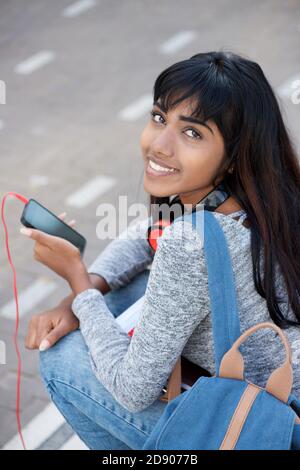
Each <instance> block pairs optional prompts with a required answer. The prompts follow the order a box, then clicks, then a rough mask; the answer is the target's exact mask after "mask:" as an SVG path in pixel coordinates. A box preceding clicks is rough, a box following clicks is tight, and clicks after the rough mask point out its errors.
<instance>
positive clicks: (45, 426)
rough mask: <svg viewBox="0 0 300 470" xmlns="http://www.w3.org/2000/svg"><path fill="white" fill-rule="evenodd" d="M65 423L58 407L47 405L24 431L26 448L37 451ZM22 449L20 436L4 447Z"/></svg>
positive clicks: (5, 448)
mask: <svg viewBox="0 0 300 470" xmlns="http://www.w3.org/2000/svg"><path fill="white" fill-rule="evenodd" d="M63 423H65V419H64V417H63V416H62V415H61V414H60V412H59V411H58V409H57V408H56V406H55V405H54V404H53V403H50V404H49V405H47V406H46V408H44V410H43V411H41V413H39V414H38V415H37V416H35V417H34V418H33V419H32V420H31V421H30V422H29V423H28V424H27V425H26V426H25V427H24V428H23V429H22V433H23V437H24V441H25V446H26V448H27V449H28V450H34V449H37V448H38V447H39V446H40V445H41V444H42V443H43V442H45V441H46V440H47V439H48V438H49V437H50V436H51V435H52V434H53V433H54V432H55V431H57V429H59V428H60V426H61V425H62V424H63ZM22 449H23V447H22V443H21V440H20V437H19V435H18V434H16V435H15V436H14V437H13V438H12V439H11V440H10V441H9V442H7V443H6V444H5V445H4V447H2V450H22Z"/></svg>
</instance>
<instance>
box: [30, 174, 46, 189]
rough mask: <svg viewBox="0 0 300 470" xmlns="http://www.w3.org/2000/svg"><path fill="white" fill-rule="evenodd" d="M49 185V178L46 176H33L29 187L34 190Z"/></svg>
mask: <svg viewBox="0 0 300 470" xmlns="http://www.w3.org/2000/svg"><path fill="white" fill-rule="evenodd" d="M48 184H49V177H48V176H44V175H32V176H31V177H30V179H29V185H30V186H31V187H34V188H39V187H40V186H47V185H48Z"/></svg>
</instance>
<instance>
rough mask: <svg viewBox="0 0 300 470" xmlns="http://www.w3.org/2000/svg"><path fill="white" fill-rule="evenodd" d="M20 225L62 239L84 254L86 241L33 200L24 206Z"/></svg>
mask: <svg viewBox="0 0 300 470" xmlns="http://www.w3.org/2000/svg"><path fill="white" fill-rule="evenodd" d="M21 223H22V224H23V225H25V226H26V227H30V228H35V229H37V230H41V231H42V232H45V233H48V234H49V235H55V236H57V237H61V238H64V239H65V240H68V241H69V242H70V243H73V245H75V246H76V247H77V248H78V249H79V250H80V253H81V254H83V252H84V249H85V245H86V239H85V238H84V237H83V236H82V235H80V233H78V232H77V231H76V230H74V229H73V228H72V227H70V226H69V225H68V224H66V223H65V222H63V221H62V220H61V219H60V218H59V217H57V216H56V215H55V214H53V213H52V212H50V211H49V210H48V209H46V207H44V206H42V205H41V204H40V203H39V202H37V201H36V200H35V199H29V201H28V203H27V204H26V205H25V207H24V210H23V213H22V216H21Z"/></svg>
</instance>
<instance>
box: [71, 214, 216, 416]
mask: <svg viewBox="0 0 300 470" xmlns="http://www.w3.org/2000/svg"><path fill="white" fill-rule="evenodd" d="M206 284H207V271H206V265H205V261H204V252H203V243H202V240H201V238H200V236H199V234H198V232H196V231H195V229H194V228H193V227H192V225H191V224H190V222H187V221H185V222H183V221H180V222H174V223H173V224H172V225H171V226H169V227H167V228H165V230H164V232H163V235H162V236H161V238H160V239H159V240H158V248H157V251H156V253H155V256H154V260H153V264H152V268H151V271H150V275H149V279H148V284H147V288H146V292H145V295H144V301H143V306H142V311H141V314H140V319H139V322H138V324H137V326H136V328H135V330H134V334H133V336H132V338H130V337H129V336H128V335H127V333H125V332H124V331H123V330H122V329H121V327H120V326H119V324H118V323H117V322H116V320H115V318H114V317H113V315H112V313H111V312H110V311H109V309H108V308H107V306H106V304H105V299H104V296H103V295H102V294H101V293H100V292H99V291H98V290H96V289H87V290H85V291H83V292H81V293H80V294H78V295H77V296H76V297H75V298H74V300H73V303H72V308H73V312H74V313H75V315H76V316H77V317H78V318H79V321H80V328H81V332H82V335H83V337H84V339H85V342H86V344H87V346H88V348H89V352H90V356H91V361H92V367H93V370H94V372H95V374H96V376H97V377H98V379H99V380H100V381H101V383H102V384H103V385H104V387H105V388H106V389H107V390H108V391H109V392H110V393H111V394H112V395H113V397H114V398H115V399H116V401H118V402H119V403H120V404H121V405H122V406H123V407H124V408H126V409H128V410H129V411H131V412H138V411H142V410H144V409H146V408H147V407H148V406H150V405H151V404H152V403H153V402H154V401H155V400H156V399H158V398H159V396H160V395H161V393H162V388H163V387H164V386H165V385H166V383H167V380H168V378H169V376H170V374H171V372H172V370H173V368H174V366H175V363H176V361H177V359H178V358H179V356H180V355H181V353H182V351H183V349H184V346H185V344H186V343H187V341H188V339H189V337H190V336H191V335H192V333H193V331H194V329H195V328H196V326H197V325H199V323H200V322H201V321H202V319H203V318H204V316H205V314H204V312H207V301H208V299H207V291H206V290H205V286H206Z"/></svg>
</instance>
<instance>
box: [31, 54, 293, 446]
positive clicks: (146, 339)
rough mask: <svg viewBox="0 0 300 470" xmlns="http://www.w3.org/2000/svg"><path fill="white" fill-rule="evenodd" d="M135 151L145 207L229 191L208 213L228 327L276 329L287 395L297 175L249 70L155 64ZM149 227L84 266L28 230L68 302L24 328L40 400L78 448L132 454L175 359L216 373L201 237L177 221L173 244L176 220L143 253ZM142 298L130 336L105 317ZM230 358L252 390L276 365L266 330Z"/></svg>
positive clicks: (274, 112)
mask: <svg viewBox="0 0 300 470" xmlns="http://www.w3.org/2000/svg"><path fill="white" fill-rule="evenodd" d="M140 143H141V148H142V155H143V162H144V188H145V190H146V192H148V193H149V194H150V195H151V202H152V203H158V204H162V203H166V202H167V203H169V204H171V203H172V202H173V199H172V197H173V196H174V195H177V199H179V200H180V203H181V205H182V206H183V208H185V207H186V206H190V205H192V207H194V206H195V205H196V204H197V203H198V202H199V201H201V200H203V198H204V197H205V196H206V195H207V194H208V193H209V192H210V191H211V190H212V189H213V188H215V187H216V186H217V185H218V184H219V183H220V182H222V181H225V182H226V184H227V186H228V188H230V193H231V196H230V197H229V198H228V199H226V200H225V201H224V202H223V203H222V204H220V205H219V206H218V207H217V209H216V210H215V211H213V214H214V217H216V219H217V220H218V222H219V223H220V224H221V227H222V229H223V231H224V234H225V237H226V241H227V243H228V248H229V251H230V255H231V259H232V267H233V271H234V276H235V283H236V292H237V297H238V308H239V315H240V324H241V332H243V331H244V330H245V329H247V328H249V327H250V326H252V325H254V324H256V323H259V322H263V321H273V322H274V323H276V324H277V325H279V326H280V327H282V328H285V329H286V334H287V336H288V339H289V341H290V344H291V347H292V352H293V367H294V386H293V393H294V394H295V395H296V396H298V397H300V368H299V364H300V328H299V326H300V302H299V293H300V236H299V227H300V225H299V224H300V168H299V162H298V160H297V157H296V152H295V150H294V149H293V146H292V143H291V139H290V137H289V135H288V132H287V130H286V127H285V125H284V123H283V120H282V116H281V113H280V110H279V106H278V103H277V101H276V98H275V96H274V93H273V91H272V89H271V87H270V85H269V83H268V81H267V79H266V77H265V76H264V74H263V72H262V70H261V68H260V67H259V65H258V64H256V63H255V62H252V61H251V60H248V59H246V58H243V57H241V56H238V55H235V54H233V53H230V52H223V51H218V52H208V53H200V54H197V55H194V56H193V57H191V58H190V59H187V60H183V61H181V62H179V63H175V64H174V65H172V66H170V67H168V68H167V69H166V70H164V71H163V72H162V73H161V74H160V75H159V77H158V78H157V80H156V82H155V85H154V106H153V109H152V110H151V117H150V119H149V122H148V123H147V125H146V127H145V129H144V130H143V132H142V135H141V141H140ZM151 222H153V218H151V217H149V218H148V219H145V220H144V221H143V222H140V223H139V224H136V225H135V226H133V227H130V228H129V229H128V230H127V232H126V236H122V237H119V238H118V239H116V240H114V241H112V242H111V243H110V244H109V245H108V246H107V247H106V249H105V250H104V251H103V252H102V253H101V254H100V256H99V257H98V258H97V259H96V260H95V261H94V263H93V264H92V265H91V266H90V267H89V269H88V271H87V269H86V268H85V266H84V264H83V262H82V261H81V259H80V257H79V255H78V251H77V250H76V249H75V248H74V247H73V246H71V245H70V244H68V242H66V241H65V240H62V239H59V238H56V237H52V236H48V235H45V234H43V233H41V232H37V231H31V237H32V238H33V239H35V240H36V247H35V257H36V259H37V260H38V261H40V262H42V263H44V264H45V265H47V266H48V267H49V268H51V269H52V270H54V271H55V272H57V273H58V274H59V275H61V276H62V277H63V278H64V279H66V280H67V281H68V282H69V285H70V287H71V289H72V294H71V295H70V296H69V297H68V298H67V299H65V300H64V301H63V302H62V304H61V305H60V306H58V307H57V308H55V309H53V310H51V311H48V312H46V313H44V314H42V315H38V316H36V317H35V318H34V319H33V320H32V321H31V323H30V327H29V332H28V335H27V339H26V345H27V347H28V348H37V347H40V349H41V350H43V352H41V354H40V366H41V375H42V377H43V380H44V382H45V385H46V387H47V390H48V392H49V394H50V397H51V399H52V400H53V402H54V403H55V404H56V406H57V407H58V408H59V410H60V411H61V413H62V414H63V415H64V416H65V418H66V420H67V421H68V423H69V424H70V425H71V426H72V428H73V429H74V431H75V432H76V433H77V434H78V435H79V436H80V438H81V439H82V440H83V441H84V442H85V443H86V444H87V446H88V447H89V448H91V449H128V448H131V449H141V448H142V446H143V444H144V442H145V440H146V439H147V437H148V436H149V434H150V433H151V430H152V428H153V427H154V425H155V423H156V422H157V420H158V418H159V417H160V415H161V413H162V412H163V410H164V408H165V406H166V403H165V402H163V401H161V400H160V399H159V398H160V396H161V395H162V390H163V388H164V386H165V385H166V383H167V380H168V378H169V376H170V374H171V372H172V370H173V368H174V365H175V363H176V361H177V359H178V358H179V356H180V355H182V356H184V357H185V358H187V359H189V360H190V361H191V362H193V363H195V364H198V365H199V366H202V367H204V368H205V369H206V370H208V371H209V372H210V373H211V374H212V375H213V374H214V373H215V365H214V355H213V349H214V345H213V338H212V325H211V315H210V313H211V312H210V301H209V292H208V280H207V270H206V265H205V259H204V253H203V244H202V240H201V238H200V236H199V234H198V232H196V231H195V229H194V228H193V227H192V226H191V225H190V224H189V227H185V229H184V230H183V231H181V233H182V236H181V237H178V236H176V235H178V233H177V231H178V230H181V229H182V226H181V225H182V224H184V222H180V221H179V222H178V221H177V222H176V223H174V224H171V225H170V226H169V227H167V228H166V229H165V230H164V232H163V235H162V236H161V238H160V239H159V243H158V248H157V251H156V253H155V256H154V251H153V250H152V249H151V247H150V246H149V244H148V242H147V240H146V236H145V234H146V232H147V228H148V225H149V223H151ZM137 234H140V235H141V234H144V236H137ZM151 263H152V267H151V270H150V271H149V270H148V269H147V267H148V266H149V265H150V264H151ZM220 288H222V286H220ZM109 291H111V292H109ZM103 294H105V295H103ZM143 294H145V298H144V304H143V307H142V312H141V318H140V321H139V323H138V325H137V327H136V329H135V332H134V335H133V337H132V338H130V337H129V336H128V335H127V334H125V333H124V332H123V331H122V330H121V328H120V327H119V325H118V324H117V322H116V321H115V317H117V316H118V315H119V314H120V313H121V312H122V311H124V310H125V309H126V308H127V307H128V306H129V305H130V304H132V303H133V302H134V301H135V300H137V299H138V298H139V297H141V296H142V295H143ZM78 326H79V328H80V329H79V330H78ZM73 330H75V331H73ZM67 333H68V334H67ZM60 338H61V339H60ZM58 339H60V341H58V342H57V340H58ZM42 340H43V341H42ZM54 343H55V344H54ZM50 346H51V347H50ZM241 351H242V353H243V355H244V358H245V362H246V370H247V378H249V380H251V381H253V382H254V383H256V384H258V385H261V386H263V385H264V384H265V381H266V379H267V378H268V376H269V375H270V373H271V371H272V370H273V369H274V368H275V367H277V366H278V365H279V364H280V363H281V362H283V360H284V351H283V348H282V346H281V343H280V341H279V339H278V338H277V337H276V336H275V335H274V334H273V333H270V332H269V331H267V330H262V331H261V332H259V333H257V334H256V335H254V336H253V337H251V338H250V339H249V340H248V341H247V342H246V343H245V344H244V345H243V346H242V348H241Z"/></svg>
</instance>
